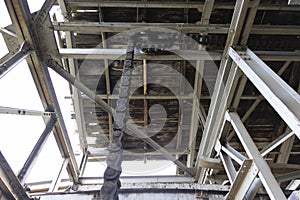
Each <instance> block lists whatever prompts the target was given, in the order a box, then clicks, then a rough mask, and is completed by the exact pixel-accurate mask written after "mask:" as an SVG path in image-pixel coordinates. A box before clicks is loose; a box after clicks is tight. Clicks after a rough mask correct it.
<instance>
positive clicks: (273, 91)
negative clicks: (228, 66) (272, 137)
mask: <svg viewBox="0 0 300 200" xmlns="http://www.w3.org/2000/svg"><path fill="white" fill-rule="evenodd" d="M229 55H230V57H231V58H232V59H233V60H234V62H235V63H236V64H237V65H238V66H239V68H240V69H241V70H242V71H243V72H244V74H245V75H246V76H247V77H248V78H249V80H250V81H251V82H252V83H253V84H254V85H255V87H256V88H257V89H258V90H259V91H260V93H261V94H262V95H263V96H264V97H265V99H266V100H267V101H268V102H269V103H270V104H271V105H272V107H273V108H274V109H275V110H276V111H277V113H278V114H279V115H280V116H281V117H282V119H283V120H284V121H285V122H286V123H287V124H288V126H289V127H290V128H291V129H292V131H293V132H294V133H295V134H296V135H297V136H298V138H300V129H299V126H300V95H299V94H298V93H297V92H296V91H295V90H293V88H291V87H290V86H289V85H288V84H287V83H286V82H285V81H284V80H282V79H281V78H280V77H279V76H278V75H277V74H276V73H275V72H274V71H273V70H272V69H271V68H269V66H267V65H266V64H265V63H264V62H263V61H262V60H261V59H260V58H258V57H257V56H256V55H255V53H253V52H252V51H251V50H249V49H247V51H246V52H239V53H238V52H236V51H235V50H234V49H233V48H230V49H229Z"/></svg>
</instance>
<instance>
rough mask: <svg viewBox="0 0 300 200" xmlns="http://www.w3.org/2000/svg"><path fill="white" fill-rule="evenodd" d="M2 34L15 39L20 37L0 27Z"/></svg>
mask: <svg viewBox="0 0 300 200" xmlns="http://www.w3.org/2000/svg"><path fill="white" fill-rule="evenodd" d="M0 32H1V33H4V34H7V35H10V36H12V37H15V38H17V37H18V36H17V35H16V34H15V33H14V32H11V31H10V30H8V29H6V28H3V27H0Z"/></svg>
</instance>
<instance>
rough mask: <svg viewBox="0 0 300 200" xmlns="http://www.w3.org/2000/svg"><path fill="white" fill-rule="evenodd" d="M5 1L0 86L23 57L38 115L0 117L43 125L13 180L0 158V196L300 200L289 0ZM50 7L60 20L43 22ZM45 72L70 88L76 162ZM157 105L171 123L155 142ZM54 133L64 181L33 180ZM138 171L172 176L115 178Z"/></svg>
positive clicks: (299, 115)
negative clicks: (151, 168) (154, 163)
mask: <svg viewBox="0 0 300 200" xmlns="http://www.w3.org/2000/svg"><path fill="white" fill-rule="evenodd" d="M5 4H6V7H7V10H8V12H9V14H10V17H11V21H12V25H10V26H7V27H3V28H1V29H0V32H1V33H2V35H3V37H4V39H5V42H6V44H7V47H8V49H9V51H10V52H9V53H8V54H7V55H6V56H4V57H3V58H1V59H0V63H1V65H0V73H1V74H0V77H2V76H3V75H5V74H6V73H8V72H9V71H10V70H13V67H15V66H16V65H17V63H19V62H20V61H21V60H23V59H26V61H27V63H28V66H29V68H30V72H31V74H32V77H33V80H34V83H35V85H36V88H37V90H38V93H39V96H40V98H41V100H42V104H43V106H44V111H34V110H27V109H18V108H8V107H5V105H1V108H0V111H1V113H2V114H17V115H36V116H42V117H43V119H44V121H45V123H46V127H45V130H44V132H43V133H42V134H41V136H40V138H39V140H38V142H37V143H36V145H35V147H34V148H33V150H32V152H31V154H30V156H29V157H28V159H27V161H26V162H25V164H24V166H23V168H22V169H21V171H20V173H19V174H14V173H13V171H12V170H11V168H10V166H9V164H8V163H7V161H6V159H5V158H4V156H3V155H2V153H1V156H0V157H1V158H0V159H1V162H0V172H1V177H0V190H1V192H0V198H1V199H4V200H8V199H34V198H40V199H45V200H47V199H67V198H72V199H81V198H86V199H99V198H102V199H118V198H119V199H126V197H127V199H128V198H143V199H146V198H148V197H149V195H150V194H153V192H154V193H155V195H154V196H152V197H153V198H158V199H168V198H173V199H174V198H183V196H184V197H185V198H186V199H195V198H202V199H207V198H208V199H216V198H225V199H243V198H246V199H255V198H263V199H287V198H290V199H292V198H295V197H296V196H299V194H298V193H297V189H298V186H299V185H300V181H299V180H298V179H299V177H300V173H299V171H300V163H299V159H298V156H299V152H300V148H299V146H300V145H299V136H300V132H299V122H300V110H299V108H300V96H299V91H300V83H299V74H300V71H299V69H300V68H299V61H300V59H299V58H300V56H299V55H300V54H299V51H298V50H299V46H300V42H299V34H300V32H299V30H300V28H299V22H298V21H297V20H295V19H297V18H299V11H300V7H299V5H291V4H297V1H289V2H288V1H285V0H284V1H283V0H278V1H276V2H275V1H271V0H239V1H233V0H228V1H224V2H220V1H214V0H205V1H172V2H169V1H161V2H158V1H102V0H90V1H82V0H58V1H54V0H46V1H45V2H44V4H43V6H42V8H41V9H40V11H38V12H37V13H31V12H30V10H29V7H28V3H27V2H26V1H25V0H5ZM57 7H59V9H60V11H61V14H62V17H63V20H58V19H57V18H58V16H50V13H53V12H51V9H53V8H57ZM55 15H57V14H55ZM162 29H163V30H168V31H162ZM155 30H158V31H157V32H156V33H155ZM132 32H134V33H137V34H134V36H132V35H130V34H129V33H132ZM162 32H164V33H162ZM154 33H155V34H154ZM110 38H113V39H111V40H110ZM135 42H136V43H135ZM99 44H100V45H99ZM193 44H194V45H193ZM135 47H137V48H135ZM133 55H134V57H133ZM133 65H134V66H136V69H135V70H131V68H132V66H133ZM139 66H141V67H140V68H139ZM156 66H159V67H160V68H159V69H158V68H156ZM166 66H167V67H166ZM214 66H217V67H215V69H217V70H215V71H214V70H212V69H214ZM168 67H169V68H171V69H173V71H172V70H168ZM49 68H51V69H53V70H54V71H55V72H56V73H57V74H59V75H60V76H61V77H63V78H64V79H65V80H67V81H68V82H69V84H70V86H71V87H70V90H71V93H72V96H71V98H72V100H73V105H74V110H75V116H76V119H75V120H76V123H77V128H78V132H79V135H80V146H81V149H82V162H81V163H80V164H79V163H77V161H76V158H75V153H74V151H73V148H72V145H71V142H70V138H69V133H68V132H67V128H66V124H65V122H64V119H63V116H62V111H61V109H60V105H59V102H58V100H57V97H56V93H55V90H54V87H53V83H52V80H51V77H50V74H49ZM153 77H155V80H157V82H151V80H152V79H153ZM185 80H187V82H188V83H189V85H191V88H192V92H190V91H188V88H187V87H186V85H184V81H185ZM118 81H120V84H119V85H120V86H119V87H120V89H119V90H118V91H119V92H118V93H114V89H115V88H116V85H118ZM165 82H168V83H169V85H168V86H169V88H167V89H166V87H164V86H163V84H164V83H165ZM136 85H137V86H138V87H137V88H135V90H134V91H133V92H132V93H130V90H131V89H132V88H134V87H135V86H136ZM175 93H176V94H175ZM174 94H175V95H174ZM155 104H160V105H162V107H163V108H164V109H165V110H166V112H167V115H166V117H165V122H164V125H163V126H162V128H161V129H160V130H159V131H158V132H157V133H156V134H154V135H151V130H152V129H151V125H153V124H154V125H155V124H159V123H158V122H159V121H156V120H158V118H159V117H160V115H158V114H159V112H158V111H155V112H154V111H153V110H152V111H153V112H154V114H153V116H154V117H153V116H152V118H151V115H150V114H151V112H150V111H151V109H150V108H151V106H153V105H155ZM157 116H159V117H157ZM152 122H155V123H152ZM99 127H101V129H99ZM141 127H143V128H141ZM125 133H126V134H125ZM50 134H53V135H54V137H55V140H56V142H57V144H58V148H59V151H60V153H61V156H62V165H61V167H60V169H59V173H58V175H57V176H56V177H55V178H54V180H47V181H44V182H39V183H28V182H27V181H26V177H27V176H28V174H29V173H33V172H31V171H32V170H31V169H32V167H33V165H34V163H35V161H36V159H37V157H38V155H39V152H40V151H41V149H42V148H43V146H44V144H45V141H46V139H47V137H48V136H49V135H50ZM91 139H93V141H94V142H92V143H91V142H90V140H91ZM122 140H123V143H122ZM136 152H138V153H136ZM135 160H143V161H144V162H147V161H148V160H163V161H165V160H169V161H171V162H173V163H174V164H175V165H176V166H177V172H176V175H175V174H174V175H172V176H137V177H126V176H121V171H122V168H121V164H122V161H127V162H135ZM95 161H97V162H99V161H106V162H107V169H106V171H105V173H104V175H103V177H85V176H84V175H85V171H86V169H87V165H89V164H90V163H93V162H95ZM65 170H66V171H67V172H68V175H69V177H68V179H63V178H62V172H63V171H65ZM120 181H122V187H120V186H121V184H120ZM136 183H138V185H137V184H136ZM178 190H179V191H180V193H178ZM291 191H294V192H293V193H292V192H291ZM118 193H120V195H119V196H118Z"/></svg>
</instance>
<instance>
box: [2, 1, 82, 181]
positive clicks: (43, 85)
mask: <svg viewBox="0 0 300 200" xmlns="http://www.w3.org/2000/svg"><path fill="white" fill-rule="evenodd" d="M5 4H6V6H7V10H8V12H9V14H10V17H11V20H12V22H13V25H14V27H15V30H16V35H17V36H18V42H19V43H20V44H21V43H23V42H24V41H26V42H27V43H28V45H29V46H30V47H31V48H32V49H34V51H33V53H32V54H31V55H30V56H28V57H27V59H26V61H27V63H28V66H29V69H30V72H31V74H32V77H33V80H34V83H35V85H36V87H37V90H38V93H39V96H40V98H41V101H42V104H43V106H44V108H45V110H49V111H53V110H54V109H55V111H58V112H57V114H58V117H57V118H58V120H59V121H60V123H59V124H61V125H62V126H63V125H64V124H63V119H62V115H61V112H60V109H59V107H56V105H58V102H57V99H56V97H55V93H54V90H53V86H52V83H51V81H49V80H50V76H49V73H48V71H47V69H45V66H44V63H43V62H42V59H43V58H44V53H45V52H44V51H41V49H42V48H41V47H40V43H41V42H40V41H39V40H40V38H39V36H40V35H38V34H34V31H36V29H38V28H40V26H37V25H34V24H33V20H32V15H31V13H30V10H29V7H28V4H27V2H26V1H25V0H5ZM51 36H53V35H51ZM47 39H48V38H47ZM51 39H52V40H53V41H55V39H54V36H53V38H52V37H51V38H49V41H51ZM52 50H53V49H52ZM45 70H46V71H45ZM45 75H46V76H47V75H48V76H47V78H46V77H44V76H45ZM51 86H52V87H51ZM49 87H50V88H49ZM50 90H51V92H50ZM54 102H55V103H54ZM54 104H55V105H54ZM59 124H56V126H55V128H54V130H53V133H54V137H55V139H56V142H57V144H58V147H59V150H60V153H61V155H62V157H71V162H70V163H69V165H68V172H69V176H70V178H71V179H72V181H73V182H74V183H76V182H77V177H78V174H77V173H78V167H77V163H76V161H75V158H74V154H73V153H74V152H73V150H72V147H71V145H70V141H69V138H68V135H67V133H66V129H65V127H60V126H59Z"/></svg>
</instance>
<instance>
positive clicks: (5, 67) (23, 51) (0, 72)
mask: <svg viewBox="0 0 300 200" xmlns="http://www.w3.org/2000/svg"><path fill="white" fill-rule="evenodd" d="M31 52H32V50H30V47H29V45H28V44H27V43H25V42H23V44H22V45H21V47H20V49H19V50H18V51H17V52H16V53H15V54H13V55H12V56H11V57H10V58H9V59H8V60H6V61H4V62H3V63H1V65H0V79H1V78H2V77H4V76H5V75H6V74H7V73H8V72H9V71H10V70H12V69H13V68H14V67H15V66H16V65H17V64H18V63H20V62H21V61H22V60H23V59H24V58H26V57H27V56H28V55H29V54H30V53H31Z"/></svg>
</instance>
